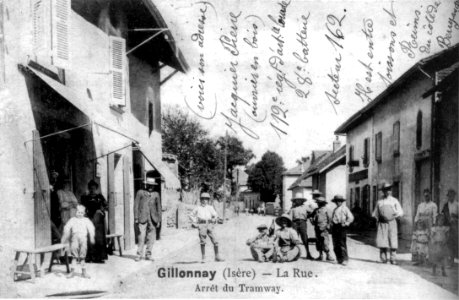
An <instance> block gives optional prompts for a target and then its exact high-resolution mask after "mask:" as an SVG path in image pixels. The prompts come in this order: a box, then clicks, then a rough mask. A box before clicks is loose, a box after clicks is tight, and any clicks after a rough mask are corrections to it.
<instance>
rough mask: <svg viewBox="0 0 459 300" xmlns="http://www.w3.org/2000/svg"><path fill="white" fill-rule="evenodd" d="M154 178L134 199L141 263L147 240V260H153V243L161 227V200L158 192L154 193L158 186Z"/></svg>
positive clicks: (147, 181) (147, 182)
mask: <svg viewBox="0 0 459 300" xmlns="http://www.w3.org/2000/svg"><path fill="white" fill-rule="evenodd" d="M156 184H157V183H156V181H155V179H154V178H147V180H145V186H146V189H145V190H139V191H138V192H137V195H136V196H135V199H134V220H135V223H136V224H138V226H139V235H138V244H137V256H136V258H135V260H136V261H139V260H140V259H141V258H142V256H143V253H144V248H145V238H146V240H147V247H146V248H147V251H146V255H145V259H146V260H153V259H152V258H151V251H152V249H153V243H154V241H155V240H156V228H158V227H160V226H161V215H162V211H161V199H160V197H159V194H158V192H155V191H154V186H155V185H156Z"/></svg>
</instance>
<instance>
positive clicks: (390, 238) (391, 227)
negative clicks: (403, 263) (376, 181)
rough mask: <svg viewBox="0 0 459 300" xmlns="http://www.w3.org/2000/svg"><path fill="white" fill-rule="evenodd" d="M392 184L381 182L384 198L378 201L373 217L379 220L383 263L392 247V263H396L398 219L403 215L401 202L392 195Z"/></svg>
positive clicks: (378, 232) (379, 239) (378, 233)
mask: <svg viewBox="0 0 459 300" xmlns="http://www.w3.org/2000/svg"><path fill="white" fill-rule="evenodd" d="M391 188H392V185H391V184H389V183H383V184H381V187H380V190H381V191H382V193H383V198H381V199H379V200H378V202H377V203H376V207H375V210H374V211H373V217H374V218H376V221H377V224H378V226H377V233H376V247H378V248H379V255H380V258H381V261H382V262H383V263H387V250H388V249H390V263H391V264H393V265H395V264H397V263H396V262H395V257H396V251H397V248H398V233H397V220H396V218H399V217H401V216H403V210H402V206H401V205H400V202H398V200H397V199H396V198H394V197H392V196H391Z"/></svg>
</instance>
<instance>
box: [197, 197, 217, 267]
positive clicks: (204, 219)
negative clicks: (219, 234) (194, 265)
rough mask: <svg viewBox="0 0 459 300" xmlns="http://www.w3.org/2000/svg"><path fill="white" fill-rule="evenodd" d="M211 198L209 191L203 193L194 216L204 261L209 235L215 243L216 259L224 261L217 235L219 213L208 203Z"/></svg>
mask: <svg viewBox="0 0 459 300" xmlns="http://www.w3.org/2000/svg"><path fill="white" fill-rule="evenodd" d="M209 200H210V195H209V193H202V194H201V205H199V206H197V207H195V209H194V210H193V213H192V218H193V219H194V221H195V222H196V223H197V224H198V229H199V241H200V244H201V254H202V261H201V262H202V263H204V262H205V261H206V238H207V236H209V238H210V241H211V242H212V244H214V252H215V261H223V259H222V258H221V257H220V255H219V253H218V240H217V238H216V236H215V225H214V224H215V223H216V220H217V218H218V214H217V212H216V211H215V209H214V208H213V206H211V205H209V204H208V201H209Z"/></svg>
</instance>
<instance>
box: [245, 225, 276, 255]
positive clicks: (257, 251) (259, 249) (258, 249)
mask: <svg viewBox="0 0 459 300" xmlns="http://www.w3.org/2000/svg"><path fill="white" fill-rule="evenodd" d="M257 229H258V232H259V234H258V235H257V236H256V237H254V238H252V239H248V240H247V246H250V252H251V253H252V256H253V258H254V259H255V260H258V262H265V261H269V260H271V258H272V256H273V251H274V241H273V239H272V238H271V237H270V236H269V234H268V226H266V225H265V224H262V225H260V226H258V227H257Z"/></svg>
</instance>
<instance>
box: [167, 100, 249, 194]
mask: <svg viewBox="0 0 459 300" xmlns="http://www.w3.org/2000/svg"><path fill="white" fill-rule="evenodd" d="M162 132H163V135H162V141H163V152H166V153H170V154H174V155H176V156H177V159H178V161H179V176H180V180H181V182H182V187H185V186H189V188H201V189H202V190H206V191H210V192H215V191H216V190H217V189H218V188H219V187H221V186H222V184H223V177H224V167H223V164H224V150H225V147H226V146H227V147H228V149H227V178H230V179H231V174H232V172H231V171H232V169H233V168H234V166H236V165H245V164H247V162H248V161H249V160H250V159H252V158H253V157H254V155H253V153H252V151H251V150H248V149H245V148H244V146H243V144H242V142H241V141H240V140H239V139H238V138H237V137H233V136H228V137H227V140H226V141H225V137H223V136H222V137H218V138H217V139H212V138H210V137H209V133H208V132H207V131H206V130H205V129H204V128H203V127H202V125H201V123H199V121H198V120H197V119H196V118H193V117H191V116H190V115H189V114H188V113H187V112H184V111H183V110H182V109H180V108H178V107H169V108H168V109H166V110H165V111H164V112H163V115H162Z"/></svg>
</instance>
